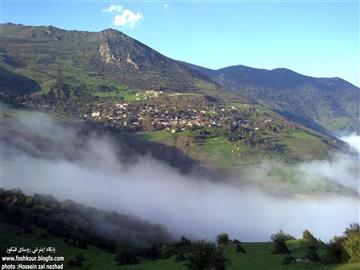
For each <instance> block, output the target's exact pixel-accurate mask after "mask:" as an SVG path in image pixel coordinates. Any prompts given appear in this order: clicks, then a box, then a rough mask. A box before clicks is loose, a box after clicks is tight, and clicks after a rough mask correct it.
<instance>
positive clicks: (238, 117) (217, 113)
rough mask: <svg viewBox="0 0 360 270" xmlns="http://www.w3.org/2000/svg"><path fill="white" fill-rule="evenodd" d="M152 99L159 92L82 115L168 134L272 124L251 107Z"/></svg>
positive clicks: (126, 127) (96, 106)
mask: <svg viewBox="0 0 360 270" xmlns="http://www.w3.org/2000/svg"><path fill="white" fill-rule="evenodd" d="M175 95H176V94H175ZM178 95H179V94H178ZM154 97H159V93H157V92H155V94H154V93H152V95H151V98H149V97H148V96H145V97H144V96H143V97H138V96H137V101H136V102H119V101H104V102H100V101H99V102H96V103H95V104H94V105H93V108H92V110H91V113H88V114H84V115H83V118H84V119H87V120H93V121H97V122H105V123H107V124H111V125H112V126H114V127H117V128H121V129H124V130H126V131H156V130H166V131H168V132H170V133H177V132H181V131H185V130H194V129H197V128H223V129H226V130H228V131H231V132H234V131H239V132H241V133H253V132H254V131H256V130H258V129H259V128H260V127H258V126H256V121H254V119H257V118H261V119H263V120H262V122H263V124H270V123H271V122H272V121H273V118H272V117H271V116H270V115H268V114H266V113H265V114H264V113H259V112H258V110H257V109H256V108H255V107H252V106H248V107H246V108H237V107H235V106H226V105H223V104H204V103H200V104H198V105H194V104H191V105H190V104H189V103H187V104H181V105H179V103H172V102H168V103H160V104H159V103H157V102H154Z"/></svg>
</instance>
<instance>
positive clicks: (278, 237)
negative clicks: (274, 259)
mask: <svg viewBox="0 0 360 270" xmlns="http://www.w3.org/2000/svg"><path fill="white" fill-rule="evenodd" d="M293 239H295V238H294V237H292V236H290V235H287V234H285V233H284V232H283V231H282V230H280V231H279V232H278V233H276V234H273V235H271V240H272V241H273V243H274V250H273V251H272V254H287V253H290V250H289V249H288V247H287V246H286V243H285V241H287V240H293Z"/></svg>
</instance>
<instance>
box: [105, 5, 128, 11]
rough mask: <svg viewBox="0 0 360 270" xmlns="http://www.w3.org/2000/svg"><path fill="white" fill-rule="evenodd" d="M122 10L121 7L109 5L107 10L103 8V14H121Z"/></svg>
mask: <svg viewBox="0 0 360 270" xmlns="http://www.w3.org/2000/svg"><path fill="white" fill-rule="evenodd" d="M123 9H124V8H123V7H122V6H117V5H111V6H109V7H108V8H104V9H103V12H109V13H111V12H121V11H122V10H123Z"/></svg>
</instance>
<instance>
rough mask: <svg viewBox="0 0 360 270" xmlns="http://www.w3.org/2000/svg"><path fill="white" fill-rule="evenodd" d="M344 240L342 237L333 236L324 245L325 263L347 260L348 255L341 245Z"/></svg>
mask: <svg viewBox="0 0 360 270" xmlns="http://www.w3.org/2000/svg"><path fill="white" fill-rule="evenodd" d="M343 241H344V238H343V237H335V238H334V239H333V240H331V241H330V242H329V243H328V244H327V245H326V246H325V248H326V254H325V257H324V262H325V263H327V264H331V263H341V262H347V261H348V260H349V255H348V254H347V252H346V251H345V249H344V247H343V246H342V242H343Z"/></svg>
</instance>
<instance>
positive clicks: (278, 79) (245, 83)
mask: <svg viewBox="0 0 360 270" xmlns="http://www.w3.org/2000/svg"><path fill="white" fill-rule="evenodd" d="M189 66H190V67H191V68H193V69H194V70H196V71H199V72H201V73H202V74H204V75H205V76H207V77H208V78H210V79H212V80H214V81H215V82H217V83H218V84H220V85H221V86H223V87H226V88H228V89H232V90H234V91H236V92H237V93H240V94H242V95H244V96H247V97H249V98H253V99H255V100H258V101H261V102H263V103H264V104H267V105H269V106H270V107H272V108H273V109H275V110H277V111H279V112H281V113H282V114H283V115H285V116H287V117H289V118H291V119H293V120H296V121H299V122H301V123H303V124H305V125H307V126H309V127H310V128H313V129H317V130H320V131H321V130H324V128H325V129H328V130H331V131H335V132H339V131H343V132H344V131H345V132H349V131H352V132H358V126H359V124H360V122H359V106H358V104H359V102H360V89H359V88H358V87H356V86H354V85H352V84H351V83H349V82H347V81H345V80H342V79H340V78H314V77H310V76H304V75H302V74H299V73H296V72H294V71H291V70H288V69H285V68H278V69H273V70H266V69H257V68H251V67H247V66H241V65H239V66H232V67H226V68H222V69H219V70H211V69H206V68H203V67H199V66H194V65H189Z"/></svg>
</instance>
